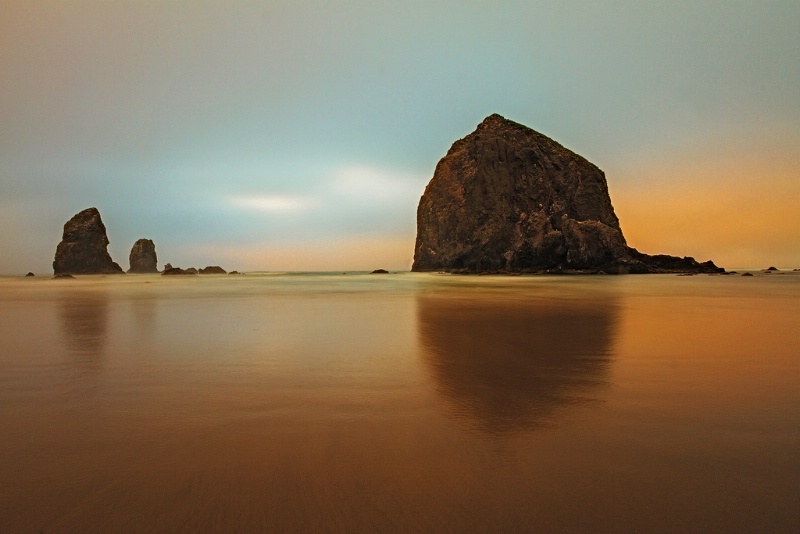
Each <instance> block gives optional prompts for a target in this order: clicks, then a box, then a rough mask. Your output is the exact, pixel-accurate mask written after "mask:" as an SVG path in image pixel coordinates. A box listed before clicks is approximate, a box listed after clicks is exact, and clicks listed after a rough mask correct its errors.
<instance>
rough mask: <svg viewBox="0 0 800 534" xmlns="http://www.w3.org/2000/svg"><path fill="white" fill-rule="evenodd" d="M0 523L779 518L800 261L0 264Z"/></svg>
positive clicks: (650, 526)
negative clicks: (41, 267) (453, 271)
mask: <svg viewBox="0 0 800 534" xmlns="http://www.w3.org/2000/svg"><path fill="white" fill-rule="evenodd" d="M0 339H1V340H2V348H0V428H2V433H1V434H0V533H6V532H43V533H50V532H248V531H262V532H267V531H278V532H280V531H306V532H326V531H328V532H354V531H370V532H420V531H428V532H476V531H484V532H485V531H548V532H598V531H600V532H602V531H608V532H619V531H648V532H753V531H759V532H797V531H800V507H798V506H797V503H798V502H800V276H798V275H797V274H796V273H786V274H783V275H782V274H771V275H757V276H755V277H753V278H742V277H738V276H729V277H725V276H695V277H676V276H666V275H665V276H661V275H658V276H655V275H650V276H619V277H601V276H597V277H580V276H576V277H459V276H445V275H433V274H409V273H406V274H393V275H384V276H377V275H375V276H370V275H364V274H348V275H341V274H335V275H334V274H328V275H321V274H283V275H275V274H248V275H245V276H238V277H236V276H227V277H226V276H207V277H186V278H167V277H160V276H158V275H153V276H150V275H139V276H133V275H128V276H124V277H81V278H78V279H76V280H49V279H43V278H35V279H23V278H3V279H0Z"/></svg>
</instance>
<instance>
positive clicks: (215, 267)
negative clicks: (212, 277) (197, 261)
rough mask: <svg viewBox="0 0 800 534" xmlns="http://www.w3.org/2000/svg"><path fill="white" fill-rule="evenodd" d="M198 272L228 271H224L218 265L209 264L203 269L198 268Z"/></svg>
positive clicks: (215, 272)
mask: <svg viewBox="0 0 800 534" xmlns="http://www.w3.org/2000/svg"><path fill="white" fill-rule="evenodd" d="M198 272H199V273H200V274H228V271H226V270H225V269H223V268H222V267H220V266H219V265H209V266H207V267H206V268H204V269H200V271H198Z"/></svg>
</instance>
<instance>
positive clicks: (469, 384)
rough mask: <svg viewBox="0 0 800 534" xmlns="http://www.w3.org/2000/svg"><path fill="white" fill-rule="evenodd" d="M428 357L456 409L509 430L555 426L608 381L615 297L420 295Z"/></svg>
mask: <svg viewBox="0 0 800 534" xmlns="http://www.w3.org/2000/svg"><path fill="white" fill-rule="evenodd" d="M417 314H418V320H419V337H420V344H421V345H422V347H423V348H424V351H423V358H424V361H425V365H426V367H427V368H428V370H429V371H430V374H431V377H432V378H433V380H434V382H435V383H436V388H437V390H438V392H439V393H440V394H441V395H443V396H444V397H446V398H447V399H449V401H450V404H451V405H452V407H453V409H452V411H453V413H454V414H455V415H456V416H457V417H459V418H466V419H467V420H469V421H471V422H472V423H474V424H475V425H476V426H477V427H478V428H479V429H481V430H483V431H485V432H489V433H493V434H504V433H509V432H514V431H518V430H528V429H535V428H537V427H542V426H550V425H553V424H555V421H554V415H555V414H556V413H557V412H559V411H560V410H561V409H562V408H565V407H567V406H570V405H574V404H576V403H582V402H587V401H592V400H595V399H596V396H595V393H596V390H597V388H600V387H602V386H603V385H605V384H607V382H608V368H609V365H610V364H611V353H612V345H613V340H614V337H615V330H616V322H617V308H616V304H615V301H614V300H609V299H600V298H596V299H580V300H565V299H561V300H545V299H542V300H533V301H531V300H520V301H513V300H512V301H503V300H501V301H498V300H491V299H488V298H485V297H484V298H481V299H458V298H452V297H436V296H420V297H419V298H418V299H417Z"/></svg>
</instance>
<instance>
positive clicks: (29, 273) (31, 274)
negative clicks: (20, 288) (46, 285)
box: [25, 272, 36, 278]
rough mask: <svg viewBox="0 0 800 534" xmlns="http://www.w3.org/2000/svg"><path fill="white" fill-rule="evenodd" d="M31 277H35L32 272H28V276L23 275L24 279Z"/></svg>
mask: <svg viewBox="0 0 800 534" xmlns="http://www.w3.org/2000/svg"><path fill="white" fill-rule="evenodd" d="M31 276H36V275H35V274H33V273H32V272H28V274H26V275H25V277H26V278H27V277H31Z"/></svg>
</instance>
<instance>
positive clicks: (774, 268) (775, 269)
mask: <svg viewBox="0 0 800 534" xmlns="http://www.w3.org/2000/svg"><path fill="white" fill-rule="evenodd" d="M767 270H768V271H777V270H778V268H777V267H768V268H767Z"/></svg>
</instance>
